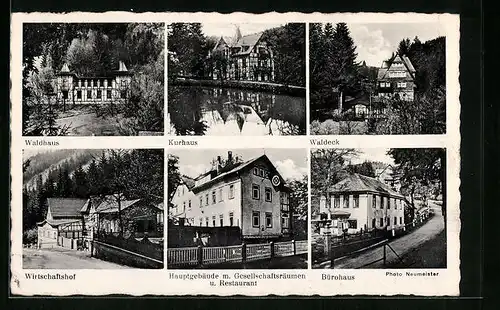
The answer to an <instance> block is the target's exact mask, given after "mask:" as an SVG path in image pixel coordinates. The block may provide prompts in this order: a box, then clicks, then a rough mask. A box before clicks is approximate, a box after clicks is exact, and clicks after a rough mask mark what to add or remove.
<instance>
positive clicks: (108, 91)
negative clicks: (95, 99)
mask: <svg viewBox="0 0 500 310" xmlns="http://www.w3.org/2000/svg"><path fill="white" fill-rule="evenodd" d="M106 99H111V89H108V90H106Z"/></svg>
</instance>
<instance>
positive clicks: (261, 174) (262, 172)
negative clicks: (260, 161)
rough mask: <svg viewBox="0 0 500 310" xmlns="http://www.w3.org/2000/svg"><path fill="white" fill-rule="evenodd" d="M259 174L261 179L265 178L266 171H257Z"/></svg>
mask: <svg viewBox="0 0 500 310" xmlns="http://www.w3.org/2000/svg"><path fill="white" fill-rule="evenodd" d="M259 173H260V176H261V177H265V176H266V171H265V170H264V169H259Z"/></svg>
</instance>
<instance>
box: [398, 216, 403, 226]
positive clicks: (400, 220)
mask: <svg viewBox="0 0 500 310" xmlns="http://www.w3.org/2000/svg"><path fill="white" fill-rule="evenodd" d="M399 225H403V217H402V216H401V217H400V218H399Z"/></svg>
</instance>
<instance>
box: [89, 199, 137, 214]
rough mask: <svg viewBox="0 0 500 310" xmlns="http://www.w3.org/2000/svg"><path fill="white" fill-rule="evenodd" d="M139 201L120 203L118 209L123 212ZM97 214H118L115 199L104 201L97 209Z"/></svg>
mask: <svg viewBox="0 0 500 310" xmlns="http://www.w3.org/2000/svg"><path fill="white" fill-rule="evenodd" d="M138 201H140V199H134V200H123V201H121V202H120V209H121V210H122V211H123V210H125V209H127V208H129V207H131V206H133V205H134V204H136V203H137V202H138ZM96 212H97V213H114V212H118V202H117V201H116V200H115V199H105V200H104V201H103V202H102V203H101V204H100V205H99V206H98V207H97V208H96Z"/></svg>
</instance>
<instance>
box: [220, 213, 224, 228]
mask: <svg viewBox="0 0 500 310" xmlns="http://www.w3.org/2000/svg"><path fill="white" fill-rule="evenodd" d="M219 221H220V227H223V226H224V215H223V214H221V215H219Z"/></svg>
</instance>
